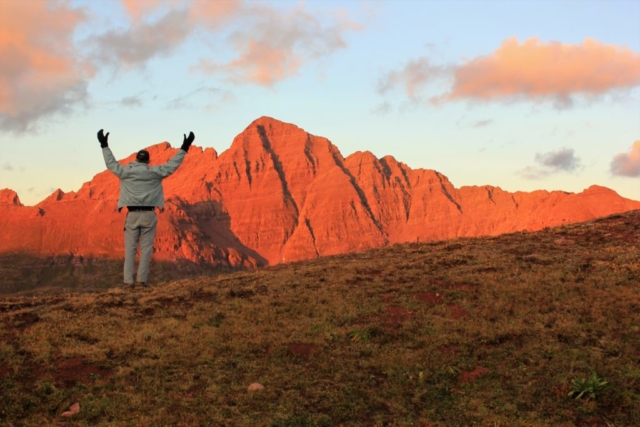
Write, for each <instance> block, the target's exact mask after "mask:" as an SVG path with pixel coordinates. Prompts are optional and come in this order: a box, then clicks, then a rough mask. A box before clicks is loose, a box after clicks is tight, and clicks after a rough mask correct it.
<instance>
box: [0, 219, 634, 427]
mask: <svg viewBox="0 0 640 427" xmlns="http://www.w3.org/2000/svg"><path fill="white" fill-rule="evenodd" d="M639 233H640V211H637V212H631V213H628V214H624V215H616V216H613V217H610V218H607V219H604V220H599V221H594V222H590V223H585V224H577V225H573V226H566V227H561V228H556V229H548V230H544V231H542V232H538V233H516V234H510V235H503V236H499V237H495V238H475V239H459V240H453V241H445V242H435V243H422V244H409V245H401V246H400V245H398V246H394V247H391V248H384V249H377V250H372V251H368V252H363V253H357V254H349V255H342V256H335V257H327V258H322V259H317V260H313V261H306V262H300V263H294V264H288V265H279V266H275V267H272V268H267V269H263V270H257V271H252V272H243V273H233V274H229V275H225V276H216V277H204V276H202V277H198V278H195V279H187V280H181V281H174V282H169V283H165V284H162V285H159V286H157V287H155V288H154V289H152V290H151V291H145V290H136V291H128V292H125V291H122V290H119V289H112V290H108V291H106V292H100V293H81V294H68V295H64V296H60V295H58V296H48V297H33V298H25V297H22V298H6V299H4V300H0V394H1V395H2V399H1V400H0V423H2V424H3V425H52V424H59V425H91V426H94V425H101V426H112V425H113V426H116V425H132V426H163V425H166V426H170V425H184V426H191V425H193V426H197V425H228V426H333V425H349V426H356V425H362V426H374V425H378V426H383V425H393V426H405V425H406V426H409V425H421V426H457V425H461V426H462V425H465V426H466V425H491V426H494V425H501V426H574V425H578V426H599V425H601V426H635V425H640V404H639V402H640V315H639V311H640V252H639V246H640V245H639V240H638V236H639ZM592 373H596V374H597V376H598V377H599V378H601V379H603V380H604V381H606V382H607V384H606V385H605V386H603V387H599V388H597V389H596V390H594V391H595V394H594V397H593V398H591V397H584V396H583V398H581V399H574V398H572V397H570V396H568V394H569V392H571V391H572V387H575V386H574V385H573V384H574V383H573V381H574V380H576V379H577V378H585V379H587V378H588V377H589V376H590V375H591V374H592ZM254 382H259V383H261V384H263V385H264V386H265V389H264V390H262V391H256V392H252V393H249V392H247V386H249V384H251V383H254ZM74 402H79V403H80V407H81V410H80V412H79V413H78V414H76V415H74V416H73V417H71V418H69V419H66V418H62V417H60V414H61V413H62V412H63V411H65V410H66V409H67V408H68V407H69V406H70V405H71V404H73V403H74Z"/></svg>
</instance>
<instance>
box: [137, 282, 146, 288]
mask: <svg viewBox="0 0 640 427" xmlns="http://www.w3.org/2000/svg"><path fill="white" fill-rule="evenodd" d="M136 285H138V286H139V287H141V288H142V289H149V285H147V282H136Z"/></svg>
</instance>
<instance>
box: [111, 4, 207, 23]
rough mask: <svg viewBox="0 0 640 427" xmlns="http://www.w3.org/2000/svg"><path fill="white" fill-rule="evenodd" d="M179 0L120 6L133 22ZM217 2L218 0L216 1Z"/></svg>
mask: <svg viewBox="0 0 640 427" xmlns="http://www.w3.org/2000/svg"><path fill="white" fill-rule="evenodd" d="M180 1H181V0H122V5H123V6H124V8H125V10H126V11H127V13H128V14H129V16H130V17H131V19H133V20H134V21H139V20H140V19H141V18H142V17H143V16H144V15H146V14H148V13H150V12H153V11H154V10H156V9H158V8H159V7H161V6H173V5H175V4H178V3H180ZM217 1H219V0H217Z"/></svg>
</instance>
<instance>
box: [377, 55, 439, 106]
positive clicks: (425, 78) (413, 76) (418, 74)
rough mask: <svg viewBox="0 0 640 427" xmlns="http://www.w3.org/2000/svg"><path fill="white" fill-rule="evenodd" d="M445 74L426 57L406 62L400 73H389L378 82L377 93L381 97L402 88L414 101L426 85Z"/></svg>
mask: <svg viewBox="0 0 640 427" xmlns="http://www.w3.org/2000/svg"><path fill="white" fill-rule="evenodd" d="M445 72H446V69H445V68H444V67H440V66H436V65H433V64H431V63H430V62H429V59H427V58H426V57H420V58H418V59H415V60H412V61H409V62H407V64H406V65H405V66H404V67H403V68H402V69H401V70H400V71H390V72H388V73H387V74H386V75H384V76H383V77H382V78H381V79H380V80H379V81H378V93H380V94H381V95H384V94H386V93H387V92H389V91H391V90H392V89H395V88H396V87H398V86H399V87H402V88H403V89H404V91H405V93H406V94H407V96H408V97H409V98H410V99H412V100H415V99H416V98H417V97H418V96H419V93H420V91H421V90H422V89H423V88H424V86H425V85H426V84H427V83H430V82H432V81H433V80H435V79H436V78H439V77H441V76H442V75H443V74H444V73H445Z"/></svg>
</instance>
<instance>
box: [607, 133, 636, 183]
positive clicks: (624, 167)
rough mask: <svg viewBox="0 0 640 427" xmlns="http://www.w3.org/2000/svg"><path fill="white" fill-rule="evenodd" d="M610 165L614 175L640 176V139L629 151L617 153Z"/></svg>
mask: <svg viewBox="0 0 640 427" xmlns="http://www.w3.org/2000/svg"><path fill="white" fill-rule="evenodd" d="M610 167H611V173H612V174H613V175H617V176H629V177H638V176H640V140H638V141H636V142H634V143H633V146H632V147H631V149H630V150H629V152H628V153H620V154H616V155H615V156H614V158H613V160H611V166H610Z"/></svg>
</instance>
